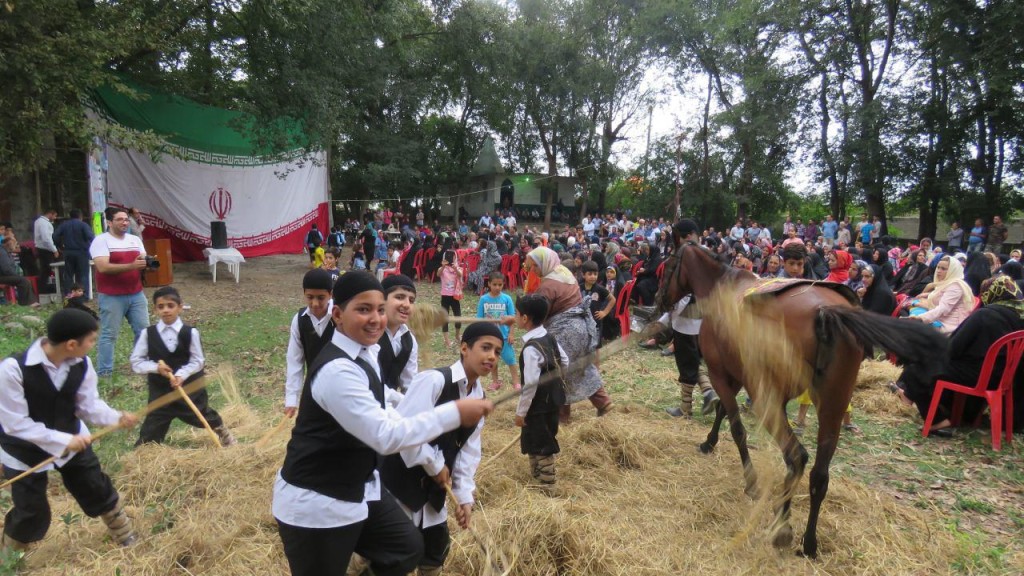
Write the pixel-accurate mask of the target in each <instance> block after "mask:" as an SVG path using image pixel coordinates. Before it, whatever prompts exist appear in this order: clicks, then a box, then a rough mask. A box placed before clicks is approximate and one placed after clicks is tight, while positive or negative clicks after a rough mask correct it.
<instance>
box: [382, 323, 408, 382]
mask: <svg viewBox="0 0 1024 576" xmlns="http://www.w3.org/2000/svg"><path fill="white" fill-rule="evenodd" d="M377 344H378V345H379V346H380V351H379V352H377V363H378V364H380V375H381V379H382V380H384V385H385V386H387V387H388V388H391V389H392V390H398V389H399V388H401V387H402V370H405V365H406V364H408V363H409V358H410V357H412V332H406V333H405V334H402V351H401V352H399V353H398V356H395V349H394V348H393V347H392V346H391V338H390V337H388V332H387V330H385V331H384V333H383V334H381V337H380V340H379V341H378V342H377Z"/></svg>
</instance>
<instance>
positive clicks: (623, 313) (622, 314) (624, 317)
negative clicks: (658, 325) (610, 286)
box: [615, 279, 636, 338]
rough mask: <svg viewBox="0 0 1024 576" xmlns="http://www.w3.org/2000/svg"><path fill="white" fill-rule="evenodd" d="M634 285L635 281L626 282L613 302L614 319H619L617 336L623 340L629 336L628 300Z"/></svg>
mask: <svg viewBox="0 0 1024 576" xmlns="http://www.w3.org/2000/svg"><path fill="white" fill-rule="evenodd" d="M634 284H636V280H635V279H634V280H630V281H629V282H626V283H625V285H623V286H622V291H620V292H619V298H618V299H617V300H616V301H615V317H616V318H618V319H619V335H620V336H621V337H623V338H625V337H626V336H629V299H630V297H631V296H632V294H633V285H634Z"/></svg>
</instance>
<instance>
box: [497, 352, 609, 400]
mask: <svg viewBox="0 0 1024 576" xmlns="http://www.w3.org/2000/svg"><path fill="white" fill-rule="evenodd" d="M627 346H629V337H628V336H626V337H623V338H619V339H618V340H616V341H614V342H612V343H610V344H608V345H607V346H605V347H604V348H601V349H599V350H594V351H593V352H591V353H590V354H587V355H586V356H583V357H581V358H579V359H578V360H576V361H575V362H573V363H572V364H570V365H569V367H568V368H566V369H565V370H564V371H563V373H564V372H572V371H575V370H583V369H584V368H586V367H587V366H590V365H591V364H593V363H594V361H595V360H597V359H598V357H599V353H600V356H603V357H606V358H607V357H608V356H611V355H613V354H618V353H619V352H622V351H623V350H625V349H626V347H627ZM559 377H561V374H559V373H558V372H549V373H548V374H547V375H546V376H544V377H542V378H541V379H540V380H538V381H537V386H543V385H544V384H548V383H550V382H552V381H554V380H556V379H558V378H559ZM524 389H525V387H521V388H520V389H519V390H513V391H511V392H506V393H504V394H502V395H501V396H498V397H497V398H495V399H494V400H492V402H493V403H494V406H495V408H497V407H498V406H499V405H501V404H504V403H505V402H508V401H509V400H514V399H516V398H518V397H520V396H522V395H523V390H524Z"/></svg>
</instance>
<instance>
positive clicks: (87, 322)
mask: <svg viewBox="0 0 1024 576" xmlns="http://www.w3.org/2000/svg"><path fill="white" fill-rule="evenodd" d="M99 329H100V327H99V324H97V323H96V319H95V318H93V317H92V314H89V313H88V312H86V311H84V310H76V309H75V308H65V309H63V310H59V311H58V312H57V313H56V314H54V315H53V316H50V320H49V321H47V322H46V339H47V340H49V341H50V343H51V344H61V343H63V342H67V341H68V340H78V339H79V338H84V337H86V336H88V335H89V334H90V333H92V332H96V331H97V330H99Z"/></svg>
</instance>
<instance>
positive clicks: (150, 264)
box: [146, 256, 160, 270]
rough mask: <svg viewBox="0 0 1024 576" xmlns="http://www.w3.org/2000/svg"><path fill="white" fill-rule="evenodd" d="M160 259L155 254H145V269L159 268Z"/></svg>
mask: <svg viewBox="0 0 1024 576" xmlns="http://www.w3.org/2000/svg"><path fill="white" fill-rule="evenodd" d="M159 269H160V261H159V260H157V258H156V256H146V270H159Z"/></svg>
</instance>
